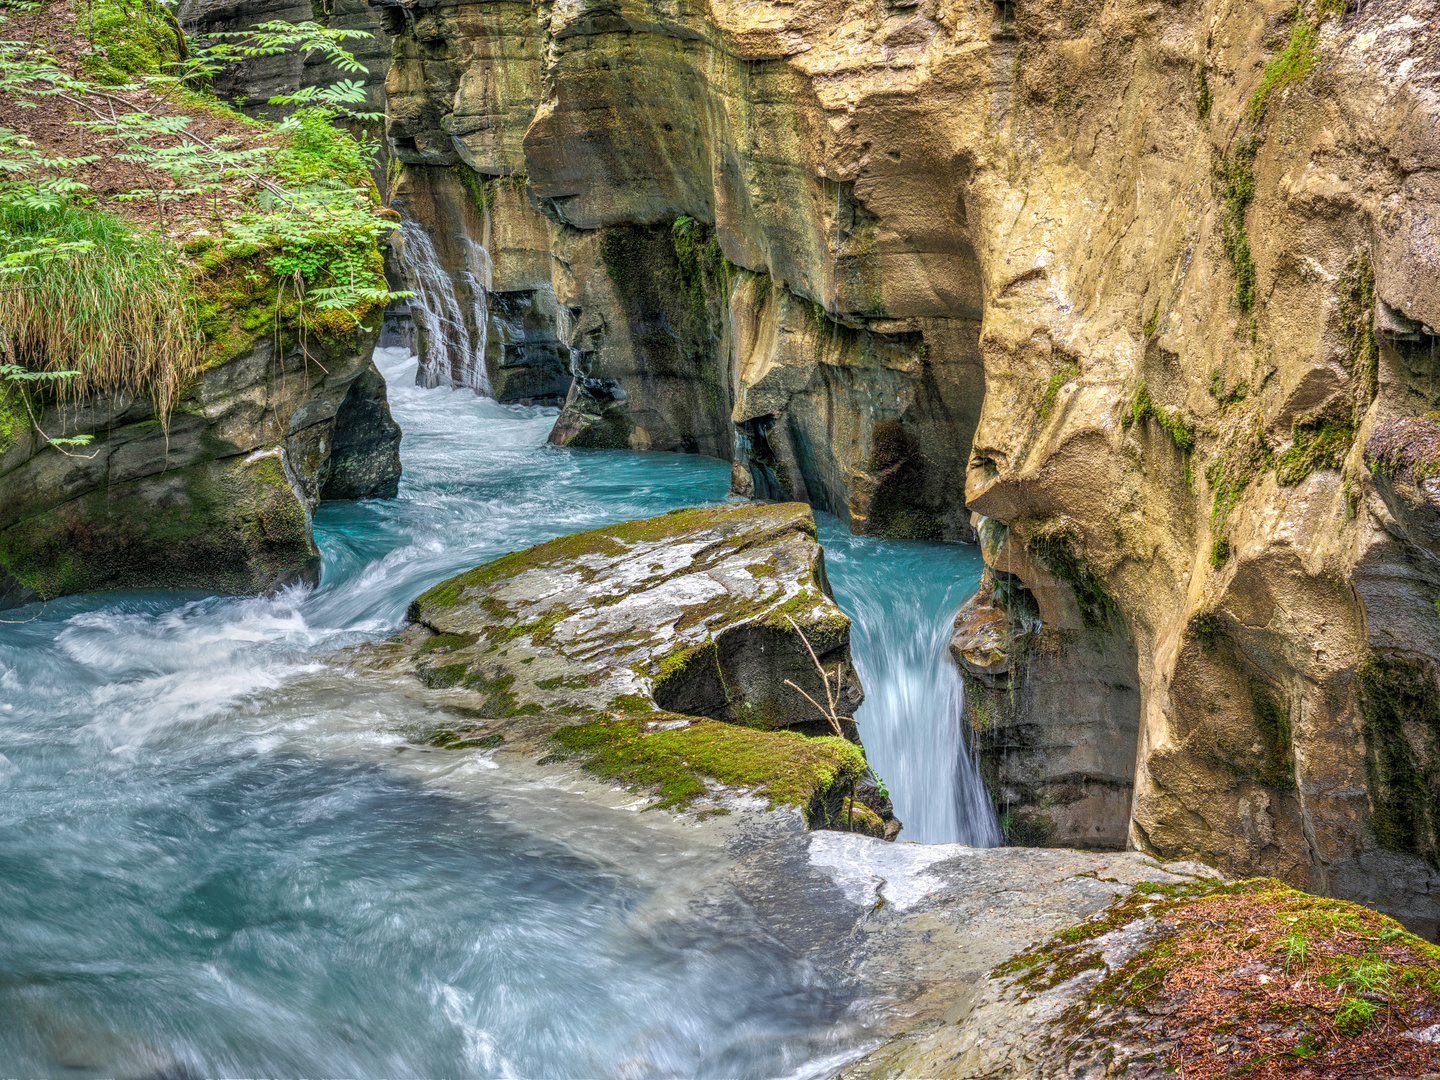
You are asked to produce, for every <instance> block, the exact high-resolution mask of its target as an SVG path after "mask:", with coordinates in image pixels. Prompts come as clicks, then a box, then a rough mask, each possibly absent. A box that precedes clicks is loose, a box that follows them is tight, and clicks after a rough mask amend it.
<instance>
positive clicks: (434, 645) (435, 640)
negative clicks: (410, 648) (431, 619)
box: [415, 634, 479, 656]
mask: <svg viewBox="0 0 1440 1080" xmlns="http://www.w3.org/2000/svg"><path fill="white" fill-rule="evenodd" d="M478 640H479V635H477V634H436V635H435V636H434V637H432V638H430V639H429V640H428V641H426V642H425V644H423V645H421V646H420V648H418V649H416V650H415V655H416V656H424V655H425V654H426V653H433V652H439V653H447V652H454V651H455V650H456V649H466V648H469V647H470V646H471V645H474V644H475V642H476V641H478Z"/></svg>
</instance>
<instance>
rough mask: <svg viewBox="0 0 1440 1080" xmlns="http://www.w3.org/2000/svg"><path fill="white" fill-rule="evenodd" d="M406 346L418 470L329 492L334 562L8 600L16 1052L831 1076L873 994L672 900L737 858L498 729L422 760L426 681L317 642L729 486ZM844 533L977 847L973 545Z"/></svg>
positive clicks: (948, 824) (845, 558)
mask: <svg viewBox="0 0 1440 1080" xmlns="http://www.w3.org/2000/svg"><path fill="white" fill-rule="evenodd" d="M382 364H383V367H384V369H385V374H386V377H387V379H388V381H389V383H390V386H391V401H392V405H393V408H394V411H395V414H396V416H397V418H398V419H399V420H400V423H401V425H402V426H403V428H404V430H405V440H404V443H403V446H402V455H403V460H404V464H405V469H406V472H405V478H404V480H403V481H402V484H401V491H400V497H399V498H398V499H396V500H395V501H394V502H391V503H362V504H353V505H344V504H335V505H327V506H324V507H322V508H321V511H320V512H319V514H318V515H317V519H316V536H317V541H318V542H319V544H320V546H321V549H322V552H323V554H324V557H325V572H324V577H323V580H322V582H321V584H320V586H319V587H318V588H316V589H314V590H303V589H301V590H292V591H289V592H286V593H284V594H282V595H280V596H277V597H273V598H268V599H266V598H239V599H237V598H214V597H200V596H186V595H177V594H173V593H131V594H124V595H118V594H117V595H102V596H88V597H74V598H69V599H67V600H64V601H60V602H57V603H54V604H51V605H48V606H46V607H44V608H42V609H38V610H37V609H34V608H32V609H23V610H21V611H19V612H10V613H5V614H4V615H3V616H0V617H3V618H5V619H9V620H23V621H11V622H7V623H5V624H0V912H3V915H0V1072H3V1073H4V1074H6V1075H17V1076H25V1075H50V1076H74V1077H91V1076H110V1075H122V1076H146V1075H169V1076H185V1075H192V1074H193V1075H236V1074H239V1075H252V1076H253V1075H272V1076H299V1075H329V1076H337V1075H349V1076H383V1075H402V1076H417V1075H430V1076H442V1075H444V1076H483V1077H489V1076H516V1075H518V1076H576V1077H578V1076H597V1077H598V1076H616V1077H622V1076H623V1077H651V1076H654V1077H662V1076H696V1077H701V1076H716V1077H725V1076H756V1077H763V1076H791V1075H793V1076H805V1075H823V1074H824V1073H825V1072H827V1071H828V1069H829V1068H830V1066H829V1065H827V1064H826V1062H833V1061H834V1060H835V1059H836V1055H841V1056H842V1057H843V1055H844V1054H845V1053H846V1052H847V1051H848V1050H850V1049H851V1048H853V1047H854V1046H855V1045H857V1044H858V1042H859V1041H860V1040H861V1039H862V1038H863V1032H862V1031H861V1030H860V1029H859V1028H858V1027H857V1026H856V1025H855V1023H854V1020H853V1014H854V1005H855V996H854V994H855V992H854V988H853V987H849V986H847V985H845V984H843V983H842V982H840V981H838V980H837V976H835V975H834V974H833V973H829V972H825V971H818V970H816V969H815V968H814V967H813V966H812V965H810V964H809V963H808V962H806V961H805V960H804V959H803V958H801V957H798V956H792V955H789V954H788V953H787V952H786V951H785V950H784V949H783V948H778V947H777V946H776V944H775V942H774V941H773V940H772V939H770V938H769V937H767V935H766V934H765V932H764V928H763V927H762V926H760V925H759V924H757V923H756V922H755V921H754V920H753V919H752V918H749V917H746V916H744V915H743V913H742V914H740V915H737V916H735V917H734V918H732V919H729V920H727V921H724V922H716V921H714V920H708V921H696V920H695V919H694V918H693V917H692V916H690V915H689V914H688V913H687V911H686V910H685V908H684V905H676V906H674V908H673V910H672V907H671V906H670V905H668V904H667V903H666V902H665V898H666V897H667V896H670V895H671V894H672V893H677V894H678V893H681V892H683V891H684V889H685V887H687V886H688V885H689V884H690V883H691V882H693V880H695V879H696V877H697V875H701V874H702V873H703V872H705V871H706V870H707V868H712V864H713V862H714V860H715V858H716V855H715V853H714V852H709V851H705V850H700V849H699V848H693V847H690V846H687V845H686V843H685V842H683V838H682V839H675V838H673V837H671V838H669V839H666V837H665V836H662V835H659V834H657V833H656V832H655V830H653V829H651V830H643V829H641V828H640V827H639V826H634V827H631V826H623V827H617V826H616V825H615V819H616V815H615V814H614V813H613V812H607V813H609V815H610V816H609V817H603V816H595V815H590V811H588V810H587V809H586V808H585V807H584V806H583V805H580V804H577V801H576V800H575V799H574V798H573V797H562V793H557V792H555V791H553V790H550V789H545V788H536V787H534V786H533V785H532V786H531V787H527V788H524V789H523V790H517V789H515V786H514V785H508V786H507V785H506V784H503V783H500V782H499V781H497V780H496V779H495V772H494V770H493V765H492V764H491V763H488V762H487V761H485V760H484V759H483V756H479V755H447V754H436V755H426V756H424V758H423V760H420V755H415V754H409V755H400V754H398V751H399V750H400V749H402V744H403V738H402V736H401V735H399V734H397V728H398V727H399V726H401V725H402V724H403V722H404V721H406V720H407V719H414V717H412V716H410V715H409V713H407V710H411V711H413V710H414V709H415V708H416V706H415V705H414V704H413V703H410V702H408V700H407V699H404V698H403V697H401V696H400V695H398V694H396V695H389V696H386V695H377V694H376V693H374V692H373V691H370V692H365V691H362V690H361V689H360V688H356V687H352V686H351V685H350V683H349V680H347V679H346V678H345V677H344V675H343V672H339V671H337V670H336V669H335V667H334V666H333V665H331V664H327V663H323V662H321V659H320V658H321V657H322V656H323V655H324V654H325V653H326V652H327V651H329V650H332V649H335V648H337V647H341V646H344V645H347V644H350V643H354V642H357V641H360V640H365V639H369V638H374V637H376V636H378V635H383V634H385V633H387V632H389V631H391V630H393V629H394V628H395V627H396V626H397V625H398V624H399V622H400V620H401V618H402V616H403V612H404V609H405V606H406V604H407V602H408V601H409V599H410V598H411V597H412V596H414V595H415V594H416V593H417V592H419V591H420V590H422V589H423V588H425V587H427V586H428V585H430V584H433V583H434V582H436V581H439V580H442V579H443V578H445V577H447V576H449V575H450V574H452V573H454V572H456V571H457V570H460V569H463V568H466V567H469V566H472V565H474V564H476V563H478V562H481V561H483V560H485V559H488V558H491V557H493V556H495V555H499V554H501V553H503V552H506V551H510V550H514V549H516V548H519V547H523V546H526V545H528V544H532V543H535V542H537V541H539V540H543V539H546V538H548V537H550V536H554V535H558V534H560V533H565V532H571V531H575V530H577V529H583V528H590V527H594V526H596V525H600V524H604V523H607V522H613V521H619V520H624V519H627V518H634V517H641V516H646V515H650V514H654V513H659V512H663V511H665V510H668V509H671V508H673V507H676V506H682V505H696V504H698V503H703V502H714V501H719V500H721V499H723V498H724V496H725V490H726V487H727V484H728V467H727V466H726V465H725V464H723V463H720V462H714V461H709V460H706V459H703V458H695V457H679V456H670V455H658V454H653V455H651V454H585V453H580V452H574V453H572V452H569V451H563V450H555V449H552V448H548V447H545V446H544V445H543V443H544V438H545V435H546V433H547V432H548V430H549V428H550V425H551V423H552V420H553V415H554V411H553V410H543V409H522V408H514V407H501V406H497V405H495V404H494V403H493V402H488V401H485V400H482V399H480V398H477V397H475V396H474V395H473V394H471V393H469V392H468V391H459V392H455V391H447V390H420V389H418V388H416V387H415V386H414V385H413V372H414V362H413V360H407V359H406V358H404V357H403V356H399V355H395V354H389V355H386V356H384V357H383V358H382ZM825 534H826V536H827V538H828V539H829V542H830V547H831V553H830V567H831V575H832V581H833V583H834V584H835V587H836V591H837V595H838V596H839V597H840V599H841V602H842V605H844V606H846V607H847V608H848V609H849V610H851V613H852V614H854V615H857V616H858V617H859V620H860V622H859V624H858V625H857V629H856V653H857V663H859V665H860V667H861V670H862V674H863V676H864V677H865V678H866V681H867V687H868V688H869V690H870V693H871V697H870V700H869V701H867V703H866V705H865V706H864V709H863V710H862V713H861V715H860V719H861V725H862V732H863V733H864V735H865V738H866V742H867V746H868V747H869V748H870V752H871V754H872V757H874V758H875V760H876V762H877V765H878V767H879V768H880V770H881V772H882V774H884V776H885V778H886V780H887V781H888V782H889V784H890V787H891V790H892V794H893V796H894V798H895V800H896V803H897V810H898V812H899V813H900V816H901V817H902V818H904V819H906V820H907V821H909V822H910V829H911V830H912V831H916V832H919V833H921V834H922V835H921V836H919V838H921V839H947V838H954V836H948V835H940V834H941V833H943V832H944V830H946V829H950V828H959V829H964V828H969V827H971V824H973V823H969V824H967V821H968V819H967V817H966V814H967V811H965V809H964V806H963V805H962V804H961V803H957V802H956V799H957V798H959V796H958V795H957V794H956V793H957V792H958V791H959V786H957V785H959V780H957V777H959V779H961V780H963V777H961V776H960V774H959V772H957V770H955V769H950V768H949V767H948V766H946V765H944V764H938V767H937V761H936V760H933V759H935V758H936V757H937V752H936V750H935V749H934V748H935V747H936V746H941V747H943V746H945V745H950V744H948V743H946V742H945V740H946V739H951V740H952V742H953V738H954V737H955V733H958V724H959V721H958V712H957V711H956V710H955V706H956V705H957V703H956V702H955V700H954V699H953V692H952V691H953V687H950V689H946V688H945V687H947V686H950V684H948V683H945V671H946V670H948V668H947V667H946V666H945V665H943V664H939V665H938V666H937V657H940V656H942V652H943V649H942V650H941V651H937V648H936V647H935V646H937V643H941V638H942V637H943V631H944V626H945V624H946V623H947V621H948V616H949V614H950V613H953V610H954V607H955V606H956V605H958V603H959V601H960V599H961V598H962V594H963V592H964V591H965V590H966V588H967V587H969V586H968V585H967V582H969V583H971V584H973V579H974V578H975V577H976V576H978V563H977V562H976V559H975V557H974V555H973V552H970V551H969V550H968V549H956V548H936V547H931V546H927V545H889V546H884V545H877V544H875V543H874V542H873V541H857V540H854V539H853V538H847V537H844V536H843V535H841V534H839V533H838V531H836V530H835V528H834V527H833V526H828V527H825ZM887 568H889V569H887ZM887 575H888V576H887ZM887 620H888V622H887ZM927 620H928V622H927ZM887 626H889V627H890V629H886V627H887ZM907 642H908V644H907ZM951 677H952V678H953V671H951ZM871 682H876V683H877V684H878V685H879V689H878V690H877V689H876V687H874V686H869V684H870V683H871ZM892 684H893V685H892ZM942 684H943V685H942ZM937 687H938V689H937ZM927 694H929V695H930V696H928V697H927V696H926V695H927ZM927 703H928V704H927ZM907 710H908V711H907ZM927 710H928V711H927ZM946 710H950V711H949V712H946ZM922 714H923V715H922ZM942 714H943V715H942ZM421 719H423V717H421ZM907 725H908V727H907ZM927 725H928V726H927ZM932 729H933V730H932ZM927 732H928V733H929V734H928V735H927V734H926V733H927ZM947 733H948V734H947ZM932 736H933V738H931V737H932ZM921 737H925V738H930V739H931V741H930V742H926V743H924V744H923V746H920V750H919V752H917V753H913V754H912V753H910V752H909V751H908V750H907V745H910V744H911V742H912V740H913V739H918V738H921ZM937 740H938V741H937ZM941 753H943V751H942V752H941ZM952 760H953V759H952ZM961 771H962V772H963V770H961ZM946 784H950V788H949V789H948V793H947V792H946V791H942V790H940V789H941V788H944V785H946ZM937 792H938V794H937ZM566 798H568V800H569V801H566ZM947 807H950V809H946V808H947ZM587 815H590V816H587ZM987 820H988V819H987ZM932 833H933V835H932Z"/></svg>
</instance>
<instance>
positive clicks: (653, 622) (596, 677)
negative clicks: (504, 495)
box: [403, 503, 861, 734]
mask: <svg viewBox="0 0 1440 1080" xmlns="http://www.w3.org/2000/svg"><path fill="white" fill-rule="evenodd" d="M410 617H411V619H412V620H414V621H415V623H416V624H417V628H416V629H415V630H412V631H411V633H410V636H408V637H405V638H403V640H404V642H405V643H406V644H405V650H406V659H405V661H404V662H405V663H406V664H407V665H408V666H409V667H410V668H411V669H412V670H413V671H414V672H415V674H416V675H417V676H418V677H419V678H421V679H422V680H423V681H425V682H426V683H427V685H431V686H441V685H444V686H448V687H456V688H460V689H464V690H467V691H470V692H471V693H473V694H479V695H481V696H482V697H483V698H484V700H485V701H486V702H488V703H490V705H491V706H492V707H493V708H494V709H496V710H499V711H497V712H494V713H492V714H491V715H495V716H503V715H505V714H506V713H507V712H510V711H513V710H523V709H533V710H537V711H540V712H544V713H553V712H557V711H558V712H563V713H593V712H595V711H599V710H607V711H611V712H633V711H634V709H635V708H636V707H643V708H645V709H655V708H660V709H668V710H672V711H675V712H678V713H684V714H686V715H690V716H705V717H710V718H712V719H715V720H723V721H729V722H731V723H739V724H744V725H746V726H749V727H754V728H759V729H775V728H784V727H796V728H800V729H802V730H812V731H815V732H816V733H822V732H823V733H827V734H828V733H830V731H831V729H830V726H829V725H828V723H827V722H826V721H825V720H824V718H823V717H822V716H821V715H820V714H819V712H818V711H817V710H816V707H815V706H814V705H812V704H811V703H810V702H808V701H807V700H806V699H805V697H804V695H802V694H801V693H800V692H799V691H797V690H796V689H794V688H793V687H791V686H789V685H787V684H786V680H789V681H790V682H791V683H794V684H795V685H797V686H799V687H801V688H803V689H804V691H805V693H808V694H809V695H810V696H811V697H814V698H816V699H817V700H819V701H822V702H823V701H825V689H824V687H823V686H822V685H821V682H820V676H819V675H818V674H817V673H816V670H815V666H814V663H813V662H812V661H811V659H810V656H809V653H808V652H807V650H806V646H805V640H802V638H801V634H802V633H803V634H804V638H805V639H808V641H809V643H810V646H811V647H812V648H813V649H814V650H815V654H816V656H817V657H818V658H819V660H820V662H821V663H822V664H824V666H825V668H826V670H827V672H830V673H831V675H832V686H833V673H834V672H835V671H836V670H837V669H838V670H839V673H840V680H839V681H840V693H839V698H840V700H839V702H838V708H839V711H840V713H841V714H842V715H843V716H849V715H850V714H851V713H852V712H853V711H854V709H855V707H856V706H857V705H858V704H859V703H860V700H861V693H860V684H859V679H858V677H857V676H856V675H855V672H854V669H853V668H852V667H851V665H850V659H849V633H850V623H849V620H848V619H846V618H845V616H844V614H842V613H841V611H840V609H839V608H838V607H836V606H835V603H834V601H833V600H832V599H831V598H830V596H829V588H828V583H827V582H826V580H825V567H824V556H823V552H822V551H821V548H820V546H819V544H817V543H816V542H815V521H814V517H813V516H812V514H811V512H810V510H809V508H808V507H804V506H800V505H797V504H794V503H787V504H780V505H773V506H738V507H736V506H731V507H717V508H714V509H698V510H678V511H675V512H673V513H670V514H665V515H663V516H661V517H656V518H647V519H645V520H641V521H628V522H623V523H621V524H619V525H613V526H609V527H607V528H603V529H594V530H591V531H590V532H583V533H575V534H573V535H570V536H562V537H559V538H558V539H555V540H551V541H549V542H548V543H545V544H540V545H537V546H536V547H533V548H529V549H527V550H525V551H518V552H515V553H513V554H511V555H506V556H503V557H502V558H499V559H496V560H494V561H493V562H489V563H486V564H485V565H483V566H479V567H476V568H475V569H474V570H470V571H467V572H466V573H464V574H460V575H458V576H456V577H453V578H451V579H450V580H448V581H445V582H442V583H441V584H439V585H437V586H435V587H434V588H432V589H430V590H429V591H428V592H425V593H423V594H422V595H420V596H419V597H417V598H416V599H415V601H414V602H413V603H412V604H411V605H410ZM792 620H793V624H792ZM797 630H798V632H797ZM442 641H443V642H444V643H445V644H444V645H437V643H438V642H442ZM501 680H505V691H504V694H503V695H501V696H496V694H495V691H494V689H493V688H494V687H495V686H497V685H498V682H499V681H501Z"/></svg>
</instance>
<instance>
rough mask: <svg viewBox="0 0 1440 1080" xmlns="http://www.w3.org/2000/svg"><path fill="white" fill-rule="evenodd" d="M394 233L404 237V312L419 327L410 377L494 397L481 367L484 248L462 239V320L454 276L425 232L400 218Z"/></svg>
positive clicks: (486, 271)
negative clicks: (407, 299) (407, 309)
mask: <svg viewBox="0 0 1440 1080" xmlns="http://www.w3.org/2000/svg"><path fill="white" fill-rule="evenodd" d="M400 235H401V236H402V237H403V239H404V243H403V244H402V245H401V248H400V264H401V266H403V267H404V269H405V274H406V277H407V279H408V282H407V284H408V287H409V288H410V289H411V290H412V291H413V292H414V294H415V295H414V296H412V297H411V298H410V314H411V317H412V318H414V320H415V322H416V325H417V326H419V328H420V329H421V331H422V334H421V357H420V367H419V370H418V371H417V373H416V382H417V383H418V384H419V385H420V386H423V387H426V388H431V387H436V386H468V387H470V388H471V389H473V390H474V391H475V392H476V393H477V394H479V395H480V396H481V397H492V396H494V395H493V394H492V393H491V388H490V376H489V373H488V372H487V371H486V370H485V344H486V333H487V329H486V328H487V324H488V322H489V312H488V310H487V306H486V294H487V291H488V290H489V288H490V284H491V281H492V276H491V275H492V271H491V263H490V253H489V252H488V251H486V250H485V248H484V247H483V246H482V245H480V244H477V243H476V242H475V241H474V240H471V239H470V238H469V237H465V238H464V239H465V269H464V270H462V271H461V272H460V274H459V278H460V284H461V285H462V286H464V290H463V291H465V292H467V293H468V294H469V297H470V304H469V316H470V317H469V320H468V321H467V319H466V305H465V304H464V303H462V301H461V298H460V292H459V291H457V289H456V287H455V286H456V282H455V278H454V277H452V276H451V275H450V274H449V273H448V272H447V271H446V269H445V266H444V263H442V262H441V259H440V254H439V252H437V251H436V250H435V244H434V242H433V241H432V240H431V239H430V235H429V234H428V233H427V232H426V231H425V230H424V229H423V228H421V226H420V225H419V224H417V223H416V222H414V221H412V220H410V219H409V218H407V219H405V220H404V221H403V222H401V224H400Z"/></svg>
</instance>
